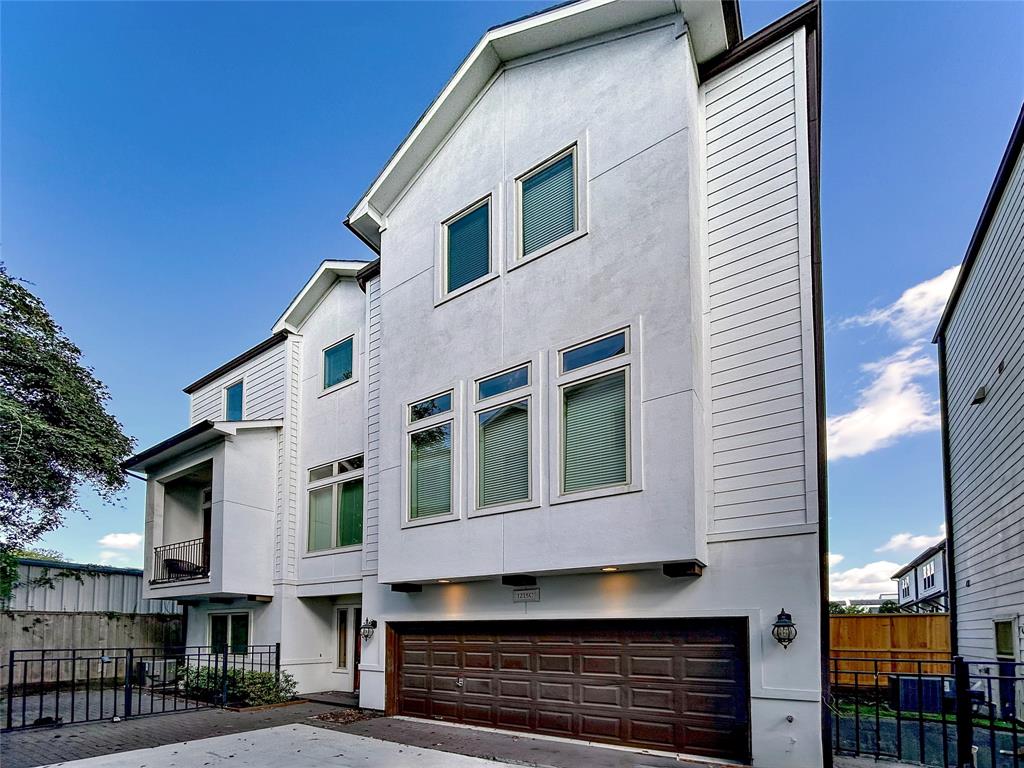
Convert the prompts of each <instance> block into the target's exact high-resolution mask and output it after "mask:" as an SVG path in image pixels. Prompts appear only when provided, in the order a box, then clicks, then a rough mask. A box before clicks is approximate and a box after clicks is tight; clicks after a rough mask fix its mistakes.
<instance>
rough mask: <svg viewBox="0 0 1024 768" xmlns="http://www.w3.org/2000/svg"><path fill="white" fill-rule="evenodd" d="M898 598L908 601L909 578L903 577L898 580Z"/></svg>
mask: <svg viewBox="0 0 1024 768" xmlns="http://www.w3.org/2000/svg"><path fill="white" fill-rule="evenodd" d="M900 597H902V598H904V599H908V598H909V597H910V577H909V576H903V577H902V578H900Z"/></svg>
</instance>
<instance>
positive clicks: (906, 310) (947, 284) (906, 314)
mask: <svg viewBox="0 0 1024 768" xmlns="http://www.w3.org/2000/svg"><path fill="white" fill-rule="evenodd" d="M959 272H960V266H959V265H957V266H955V267H950V268H949V269H947V270H946V271H945V272H943V273H942V274H941V275H938V276H937V277H933V278H931V279H929V280H925V281H924V282H922V283H918V284H917V285H914V286H911V287H910V288H907V290H905V291H904V292H903V295H902V296H900V297H899V298H898V299H896V301H894V302H893V303H892V304H890V305H889V306H887V307H883V308H882V309H873V310H871V311H869V312H865V313H864V314H863V315H857V316H856V317H851V318H848V319H846V320H844V321H843V323H842V324H843V326H850V325H860V326H865V325H882V326H886V327H888V328H889V329H890V330H891V331H893V332H894V333H895V334H896V335H897V336H899V337H900V338H902V339H905V340H907V341H911V340H913V339H918V338H920V337H922V336H925V335H931V332H932V331H933V330H935V326H936V325H937V324H938V322H939V317H941V316H942V310H943V309H944V308H945V306H946V299H948V298H949V292H950V291H951V290H953V283H954V282H956V276H957V274H959Z"/></svg>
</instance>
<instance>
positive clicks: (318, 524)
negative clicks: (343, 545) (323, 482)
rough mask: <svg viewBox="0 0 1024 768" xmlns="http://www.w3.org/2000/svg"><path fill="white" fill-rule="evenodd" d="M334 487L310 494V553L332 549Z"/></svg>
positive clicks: (319, 489)
mask: <svg viewBox="0 0 1024 768" xmlns="http://www.w3.org/2000/svg"><path fill="white" fill-rule="evenodd" d="M333 494H334V486H327V487H326V488H317V489H316V490H315V491H310V492H309V551H310V552H315V551H316V550H318V549H330V548H331V546H332V544H331V542H332V539H333V537H332V536H331V533H332V521H331V517H332V516H331V508H332V506H333V498H334V495H333Z"/></svg>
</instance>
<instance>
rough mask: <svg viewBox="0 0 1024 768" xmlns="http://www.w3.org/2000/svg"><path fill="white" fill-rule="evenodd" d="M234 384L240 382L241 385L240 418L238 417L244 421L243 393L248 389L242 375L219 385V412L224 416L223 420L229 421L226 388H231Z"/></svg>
mask: <svg viewBox="0 0 1024 768" xmlns="http://www.w3.org/2000/svg"><path fill="white" fill-rule="evenodd" d="M236 384H241V385H242V418H241V419H240V421H245V393H246V390H247V389H248V386H247V385H246V383H245V376H242V377H241V378H238V379H233V380H231V381H230V382H228V383H227V384H225V385H224V386H223V387H221V392H220V412H221V415H222V416H223V417H224V421H229V419H228V390H229V389H231V388H232V387H233V386H235V385H236Z"/></svg>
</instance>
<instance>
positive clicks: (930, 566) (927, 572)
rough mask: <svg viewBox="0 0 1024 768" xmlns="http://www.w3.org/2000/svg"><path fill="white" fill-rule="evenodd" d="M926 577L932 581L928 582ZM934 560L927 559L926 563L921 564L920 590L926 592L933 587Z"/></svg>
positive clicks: (934, 580)
mask: <svg viewBox="0 0 1024 768" xmlns="http://www.w3.org/2000/svg"><path fill="white" fill-rule="evenodd" d="M928 579H931V580H932V583H931V584H929V583H928ZM935 582H936V579H935V561H934V560H929V561H928V562H927V563H925V564H924V565H922V566H921V591H922V592H928V591H930V590H933V589H935Z"/></svg>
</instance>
